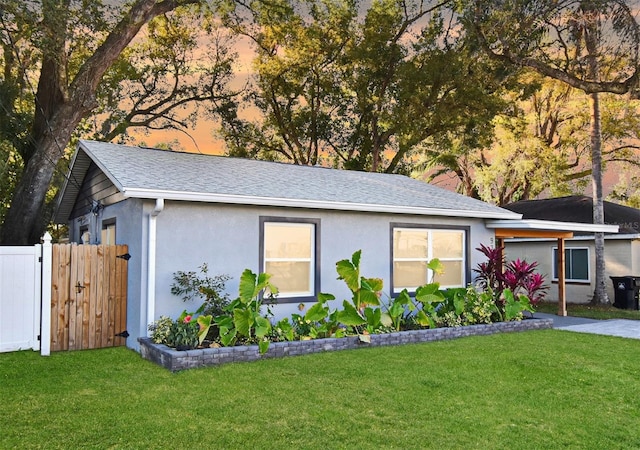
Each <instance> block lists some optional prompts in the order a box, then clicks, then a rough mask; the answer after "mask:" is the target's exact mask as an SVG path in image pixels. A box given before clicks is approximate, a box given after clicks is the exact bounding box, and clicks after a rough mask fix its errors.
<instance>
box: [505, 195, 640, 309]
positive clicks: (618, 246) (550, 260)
mask: <svg viewBox="0 0 640 450" xmlns="http://www.w3.org/2000/svg"><path fill="white" fill-rule="evenodd" d="M505 208H506V209H509V210H511V211H514V212H517V213H519V214H522V216H523V219H541V220H550V221H561V222H578V223H588V224H592V223H593V200H592V199H591V197H586V196H569V197H560V198H551V199H544V200H527V201H520V202H515V203H511V204H509V205H506V206H505ZM604 218H605V222H606V223H607V224H610V225H617V226H618V227H619V232H618V233H606V234H605V261H606V277H607V292H608V294H609V299H610V300H611V301H612V302H613V301H614V299H615V289H614V285H613V282H611V280H610V279H609V277H610V276H627V275H631V276H640V210H638V209H635V208H629V207H627V206H622V205H618V204H616V203H611V202H604ZM505 247H506V254H507V257H508V258H509V257H510V258H512V259H515V258H516V257H518V258H521V259H526V260H527V261H530V262H531V261H537V262H538V264H539V271H540V272H542V273H545V274H547V275H548V279H550V280H553V282H554V283H557V279H558V267H557V264H556V258H557V251H558V246H557V242H556V240H555V239H509V240H507V241H506V245H505ZM565 277H566V299H567V301H569V302H575V303H585V302H589V301H590V300H591V297H592V296H593V292H594V289H595V245H594V237H593V233H588V232H584V231H582V232H578V231H577V232H575V233H574V237H573V238H570V239H566V240H565ZM555 295H556V290H554V289H552V290H551V291H550V295H549V299H550V300H557V297H556V296H555Z"/></svg>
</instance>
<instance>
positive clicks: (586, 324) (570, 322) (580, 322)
mask: <svg viewBox="0 0 640 450" xmlns="http://www.w3.org/2000/svg"><path fill="white" fill-rule="evenodd" d="M533 317H538V318H541V319H542V318H544V319H553V328H557V329H558V330H567V331H577V332H580V333H592V334H603V335H607V336H619V337H624V338H631V339H640V320H628V319H609V320H596V319H585V318H583V317H561V316H556V315H555V314H546V313H539V312H537V313H535V314H534V315H533Z"/></svg>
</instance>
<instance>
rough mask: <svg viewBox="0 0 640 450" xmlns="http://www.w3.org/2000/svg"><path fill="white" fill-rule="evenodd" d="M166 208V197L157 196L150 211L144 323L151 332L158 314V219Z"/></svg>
mask: <svg viewBox="0 0 640 450" xmlns="http://www.w3.org/2000/svg"><path fill="white" fill-rule="evenodd" d="M163 210H164V199H163V198H156V204H155V206H154V208H153V210H152V211H151V212H150V213H149V236H148V237H149V240H148V242H147V314H146V318H147V320H146V323H145V324H143V325H144V328H145V329H146V330H147V335H149V334H148V333H150V332H149V331H148V330H149V327H148V325H149V324H150V323H152V322H153V321H154V320H155V315H156V235H157V231H156V221H157V219H158V215H160V213H161V212H162V211H163Z"/></svg>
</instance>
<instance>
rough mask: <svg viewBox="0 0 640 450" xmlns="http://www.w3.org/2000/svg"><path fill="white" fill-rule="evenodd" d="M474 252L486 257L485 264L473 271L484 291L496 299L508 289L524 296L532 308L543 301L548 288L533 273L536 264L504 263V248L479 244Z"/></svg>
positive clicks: (521, 261)
mask: <svg viewBox="0 0 640 450" xmlns="http://www.w3.org/2000/svg"><path fill="white" fill-rule="evenodd" d="M476 250H478V251H480V252H481V253H482V254H483V255H485V256H486V257H487V261H486V262H483V263H480V264H478V268H477V269H474V272H476V273H477V274H478V277H477V281H478V283H479V284H480V286H482V287H483V288H484V289H491V290H492V291H493V292H494V293H495V294H496V296H498V297H499V296H500V294H502V291H503V290H504V289H510V290H511V292H513V293H514V294H525V295H526V296H527V297H529V301H530V302H531V304H532V305H534V306H535V305H537V304H538V303H539V302H540V301H542V300H543V299H544V297H545V296H546V291H547V289H549V286H547V285H545V284H544V283H545V277H544V275H542V274H540V273H537V272H536V271H535V270H536V268H537V267H538V263H537V262H532V263H528V262H527V261H525V260H520V259H519V258H518V259H516V260H515V261H509V262H508V263H505V259H504V247H495V248H494V247H488V246H485V245H483V244H480V247H479V248H477V249H476Z"/></svg>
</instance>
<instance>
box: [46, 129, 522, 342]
mask: <svg viewBox="0 0 640 450" xmlns="http://www.w3.org/2000/svg"><path fill="white" fill-rule="evenodd" d="M519 218H520V214H517V213H514V212H511V211H508V210H505V209H502V208H498V207H496V206H493V205H489V204H487V203H484V202H481V201H478V200H474V199H471V198H468V197H465V196H462V195H459V194H456V193H453V192H450V191H447V190H444V189H440V188H438V187H435V186H432V185H429V184H426V183H424V182H421V181H418V180H414V179H411V178H408V177H405V176H401V175H390V174H380V173H366V172H355V171H344V170H335V169H328V168H322V167H308V166H296V165H290V164H282V163H273V162H265V161H255V160H246V159H235V158H228V157H221V156H209V155H202V154H193V153H180V152H172V151H163V150H156V149H149V148H140V147H126V146H121V145H115V144H109V143H101V142H92V141H81V142H80V144H79V146H78V150H77V152H76V154H75V156H74V158H73V160H72V162H71V169H70V174H69V177H68V179H67V181H66V183H65V185H64V187H63V190H62V193H61V196H60V200H59V204H58V210H57V214H56V221H57V222H58V223H68V224H69V233H70V236H69V238H70V240H71V241H72V242H78V243H81V242H83V241H88V242H90V243H101V242H105V243H106V242H108V243H112V242H115V243H118V244H128V246H129V253H130V254H131V259H130V260H129V273H128V275H129V285H128V307H127V328H128V332H129V333H130V336H131V338H130V339H128V340H127V343H128V345H129V346H131V347H134V348H136V347H137V340H136V338H137V337H138V336H144V335H147V326H148V324H149V323H150V322H153V320H155V319H158V318H159V316H160V315H167V316H170V317H173V318H175V317H177V316H178V315H179V314H180V312H181V311H182V310H183V309H185V308H186V309H189V310H195V309H196V308H197V307H199V306H200V305H199V304H185V303H183V302H182V300H181V299H180V298H178V297H176V296H173V295H172V294H171V292H170V288H171V285H172V283H173V275H174V274H175V273H176V272H177V271H195V270H197V268H198V266H200V265H201V264H202V263H205V262H206V263H207V264H208V266H209V273H210V274H228V275H230V276H231V277H233V278H232V279H231V280H230V281H229V282H228V283H227V288H228V291H229V293H230V295H231V296H232V298H233V297H235V294H236V293H237V289H238V281H239V278H240V275H241V273H242V272H243V270H244V269H251V270H252V271H253V272H256V273H257V272H268V273H271V274H272V275H273V278H272V281H273V283H274V284H275V285H276V286H277V287H278V288H279V290H280V294H279V297H278V305H276V306H275V307H274V308H273V312H274V314H275V315H276V316H277V317H284V316H289V315H290V314H291V313H293V312H298V305H299V304H300V303H304V304H305V305H306V307H308V306H310V305H311V304H312V303H313V302H314V301H315V298H316V295H317V294H318V293H319V292H327V293H332V294H334V295H335V296H336V298H337V300H336V301H335V303H334V305H333V306H334V307H338V306H340V305H341V304H342V300H343V299H346V298H349V297H350V292H349V291H348V290H347V288H346V287H345V285H344V283H343V282H342V281H339V280H337V274H336V271H335V263H336V262H337V261H339V260H341V259H345V258H350V257H351V255H352V253H353V252H355V251H356V250H362V264H361V268H362V274H363V275H364V276H369V277H380V278H382V279H383V281H384V287H385V288H384V290H385V293H386V295H390V296H393V295H394V294H396V293H398V292H400V291H401V290H402V289H404V288H407V289H409V290H410V291H411V290H413V289H415V288H416V287H417V286H419V285H422V284H424V283H426V282H427V280H428V279H429V278H430V276H431V274H429V273H428V272H427V269H426V266H425V264H424V263H425V261H427V260H430V259H432V258H439V259H440V260H441V261H442V262H443V264H444V266H445V273H444V274H443V275H442V276H438V277H436V279H437V281H439V282H440V283H441V285H442V286H445V287H447V286H452V287H453V286H466V285H467V284H468V283H471V282H472V269H473V268H474V267H476V265H477V264H478V263H479V262H481V261H482V260H483V256H482V255H481V254H480V252H477V251H475V250H474V249H475V248H477V247H478V246H479V245H480V244H485V245H494V238H495V236H496V235H497V232H496V230H494V229H492V228H491V226H492V225H491V222H492V221H495V222H497V223H500V226H501V227H504V224H505V223H509V224H510V223H515V222H517V221H518V219H519ZM520 225H521V226H524V227H530V224H526V223H524V224H523V223H521V224H520ZM496 226H497V225H496ZM496 226H494V228H496Z"/></svg>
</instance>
